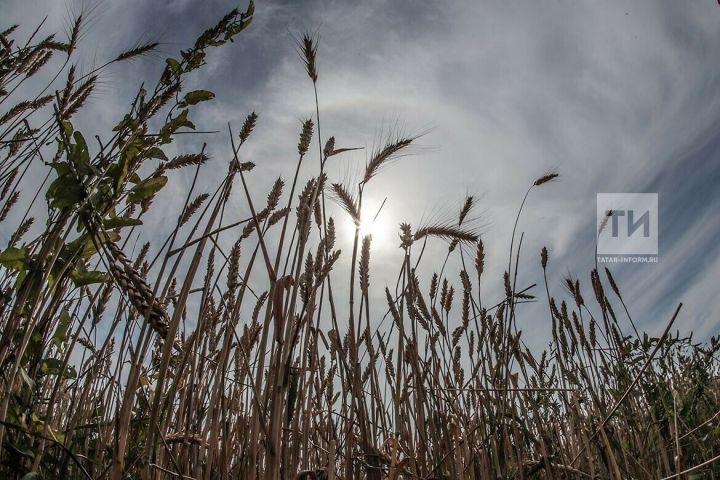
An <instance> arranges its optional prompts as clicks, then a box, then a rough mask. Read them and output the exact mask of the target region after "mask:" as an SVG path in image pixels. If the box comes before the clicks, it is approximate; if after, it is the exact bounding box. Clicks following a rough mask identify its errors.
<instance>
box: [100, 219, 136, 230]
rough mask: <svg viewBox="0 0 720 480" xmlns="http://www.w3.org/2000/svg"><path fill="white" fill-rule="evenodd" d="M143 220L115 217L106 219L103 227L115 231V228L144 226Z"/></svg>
mask: <svg viewBox="0 0 720 480" xmlns="http://www.w3.org/2000/svg"><path fill="white" fill-rule="evenodd" d="M142 224H143V222H142V220H138V219H137V218H129V217H113V218H106V219H105V220H103V227H105V228H107V229H113V228H122V227H134V226H136V225H142Z"/></svg>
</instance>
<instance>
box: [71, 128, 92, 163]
mask: <svg viewBox="0 0 720 480" xmlns="http://www.w3.org/2000/svg"><path fill="white" fill-rule="evenodd" d="M73 138H74V139H75V144H74V145H72V146H71V148H70V155H71V160H72V161H73V162H74V163H75V165H76V166H77V167H78V170H80V171H84V172H85V173H87V171H88V169H89V168H90V151H89V150H88V146H87V142H85V137H83V136H82V133H80V132H75V133H73Z"/></svg>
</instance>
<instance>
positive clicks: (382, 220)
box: [346, 209, 392, 249]
mask: <svg viewBox="0 0 720 480" xmlns="http://www.w3.org/2000/svg"><path fill="white" fill-rule="evenodd" d="M368 210H370V209H368ZM375 213H376V212H374V211H373V212H371V211H368V212H363V214H362V215H361V217H360V240H362V239H363V237H365V236H367V235H372V247H373V249H377V248H390V247H391V246H392V245H391V242H390V240H391V238H390V237H391V233H392V232H391V231H390V230H391V229H390V228H389V226H388V225H387V220H386V217H387V215H383V213H384V212H380V214H379V215H378V216H377V218H375ZM346 231H347V236H348V238H349V239H350V240H351V241H352V239H353V236H354V235H355V224H354V223H353V222H352V220H348V221H347V229H346Z"/></svg>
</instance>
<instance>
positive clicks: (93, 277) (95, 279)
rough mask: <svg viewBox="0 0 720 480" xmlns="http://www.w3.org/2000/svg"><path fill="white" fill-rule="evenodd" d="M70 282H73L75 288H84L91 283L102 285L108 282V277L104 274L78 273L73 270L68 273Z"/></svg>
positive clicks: (94, 272)
mask: <svg viewBox="0 0 720 480" xmlns="http://www.w3.org/2000/svg"><path fill="white" fill-rule="evenodd" d="M70 280H72V281H73V283H74V284H75V286H76V287H84V286H85V285H90V284H93V283H103V282H107V281H108V280H110V276H109V275H108V274H107V273H105V272H99V271H96V270H95V271H90V272H80V271H78V270H73V271H72V272H70Z"/></svg>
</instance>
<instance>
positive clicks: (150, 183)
mask: <svg viewBox="0 0 720 480" xmlns="http://www.w3.org/2000/svg"><path fill="white" fill-rule="evenodd" d="M167 180H168V179H167V177H166V176H164V175H161V176H159V177H150V178H146V179H145V180H143V181H142V182H140V183H138V184H137V185H135V186H134V187H133V188H132V190H130V193H129V194H128V201H129V202H130V203H139V202H141V201H143V200H145V199H147V198H150V197H152V196H153V195H155V194H156V193H157V192H159V191H160V190H161V189H162V188H163V187H164V186H165V184H166V183H167Z"/></svg>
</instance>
